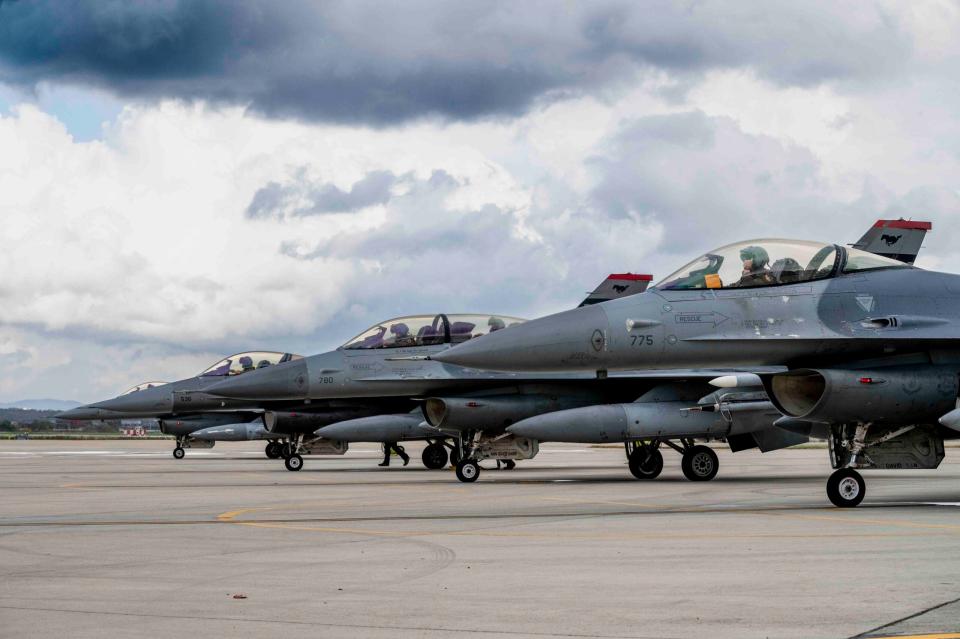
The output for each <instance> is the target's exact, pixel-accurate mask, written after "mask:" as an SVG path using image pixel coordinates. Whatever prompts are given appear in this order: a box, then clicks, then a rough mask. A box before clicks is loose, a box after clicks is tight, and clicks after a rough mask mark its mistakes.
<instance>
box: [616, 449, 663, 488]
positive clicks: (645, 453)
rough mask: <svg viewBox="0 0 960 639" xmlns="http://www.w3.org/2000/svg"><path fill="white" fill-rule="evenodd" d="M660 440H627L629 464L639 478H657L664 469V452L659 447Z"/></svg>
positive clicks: (631, 470)
mask: <svg viewBox="0 0 960 639" xmlns="http://www.w3.org/2000/svg"><path fill="white" fill-rule="evenodd" d="M658 445H659V443H658V442H654V443H651V444H644V443H642V442H626V443H625V444H624V447H625V448H626V450H627V465H628V466H629V467H630V472H631V473H633V476H634V477H636V478H637V479H656V478H657V477H658V476H659V475H660V472H661V471H662V470H663V454H662V453H661V452H660V451H659V450H658V449H657V446H658Z"/></svg>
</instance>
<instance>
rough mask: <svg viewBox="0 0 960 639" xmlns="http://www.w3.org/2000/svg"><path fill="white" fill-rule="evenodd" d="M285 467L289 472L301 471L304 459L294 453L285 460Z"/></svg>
mask: <svg viewBox="0 0 960 639" xmlns="http://www.w3.org/2000/svg"><path fill="white" fill-rule="evenodd" d="M283 465H284V466H286V467H287V470H291V471H293V470H300V469H301V468H303V457H301V456H300V455H297V454H296V453H294V454H293V455H290V456H289V457H287V458H286V459H285V460H283Z"/></svg>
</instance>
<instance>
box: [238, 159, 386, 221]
mask: <svg viewBox="0 0 960 639" xmlns="http://www.w3.org/2000/svg"><path fill="white" fill-rule="evenodd" d="M396 182H397V177H396V176H395V175H394V174H393V173H391V172H390V171H371V172H369V173H367V175H366V176H364V177H363V179H361V180H359V181H358V182H355V183H354V184H353V186H351V187H350V189H349V190H346V191H345V190H343V189H341V188H339V187H338V186H336V185H334V184H314V183H313V182H312V181H311V180H310V179H309V178H307V177H306V174H305V171H303V170H301V171H299V172H298V173H297V174H296V175H295V176H294V179H293V181H291V182H290V183H288V184H280V183H279V182H268V183H267V184H266V185H265V186H263V187H261V188H260V189H257V192H256V193H254V195H253V199H252V200H251V201H250V204H249V205H248V206H247V217H249V218H277V219H282V218H284V217H288V216H289V217H305V216H308V215H323V214H325V213H349V212H352V211H358V210H360V209H363V208H366V207H368V206H373V205H375V204H384V203H385V202H386V201H387V200H389V199H390V188H391V187H392V186H393V185H394V184H395V183H396Z"/></svg>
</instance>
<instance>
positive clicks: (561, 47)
mask: <svg viewBox="0 0 960 639" xmlns="http://www.w3.org/2000/svg"><path fill="white" fill-rule="evenodd" d="M928 13H931V12H929V11H928ZM937 17H938V16H936V15H932V16H925V15H923V12H922V11H921V10H918V9H914V8H912V7H908V6H904V5H900V6H897V5H891V4H889V3H885V2H875V3H869V4H865V5H857V6H855V7H853V6H848V5H838V4H837V3H834V2H829V1H823V2H807V3H797V2H786V1H784V2H775V3H771V2H762V3H743V2H718V1H711V2H692V1H691V2H675V1H672V0H662V1H656V2H645V3H635V2H624V1H614V0H608V1H604V2H598V3H589V4H574V5H558V4H556V3H554V2H548V1H543V2H540V1H531V2H522V3H517V2H485V3H479V4H477V3H474V4H469V5H467V4H464V3H452V4H451V3H444V2H433V1H425V0H417V1H411V2H403V3H382V2H354V1H343V2H324V3H315V2H306V1H296V0H294V1H290V2H281V3H276V2H265V1H262V0H247V1H246V2H241V3H237V2H225V1H222V0H200V1H192V2H184V1H174V2H167V1H162V2H161V1H159V0H158V1H153V2H137V3H129V2H123V1H120V0H107V1H104V0H96V1H94V0H90V1H87V2H76V3H62V2H56V1H55V0H46V1H38V2H14V3H4V4H3V5H2V6H0V78H2V79H3V80H5V81H7V82H11V83H17V84H19V85H21V86H27V87H30V86H35V85H36V84H37V83H38V82H44V81H46V82H69V83H77V84H82V85H95V86H99V87H105V88H108V89H110V90H112V91H115V92H117V93H119V94H121V95H125V96H134V97H140V98H147V99H151V98H163V97H173V98H183V99H187V100H207V101H212V102H217V103H224V104H239V105H244V106H249V107H250V108H252V109H254V110H255V111H257V112H259V113H262V114H267V115H270V116H274V117H296V118H303V119H309V120H315V121H329V122H342V123H365V124H373V125H385V124H395V123H398V122H404V121H409V120H412V119H416V118H421V117H424V116H432V115H436V116H440V117H443V118H446V119H450V120H471V119H476V118H480V117H485V116H511V117H512V116H517V115H519V114H521V113H524V112H525V111H527V110H528V109H529V108H530V107H531V105H534V104H537V103H538V102H544V101H550V100H554V99H560V98H562V97H566V96H571V95H581V94H583V93H591V92H600V93H603V92H605V91H610V90H617V89H618V88H620V87H622V86H623V85H624V84H625V83H626V84H629V83H631V82H632V81H633V79H634V78H635V77H636V76H637V75H638V74H644V73H649V72H651V71H654V72H655V71H665V72H668V73H671V74H674V75H676V76H677V77H675V78H674V84H675V88H676V87H677V86H680V87H682V86H684V84H685V83H686V82H689V78H690V77H692V76H697V75H699V74H701V73H703V72H705V71H709V70H712V69H721V68H748V69H753V70H755V71H756V72H757V73H758V74H759V75H760V76H761V77H763V78H765V79H767V80H769V81H772V82H774V83H777V84H783V85H813V84H817V83H821V82H832V81H841V80H852V81H855V82H867V83H869V82H871V81H873V80H875V79H876V78H879V77H890V76H891V75H892V74H899V73H900V72H901V71H902V70H903V69H904V66H905V64H906V63H907V61H908V60H910V58H911V53H912V52H913V50H914V48H916V47H919V46H921V45H919V44H918V41H919V40H921V39H923V36H924V34H923V33H922V32H921V27H926V26H927V24H928V23H929V22H932V21H934V20H936V19H937ZM684 78H686V80H685V79H684Z"/></svg>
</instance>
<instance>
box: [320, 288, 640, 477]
mask: <svg viewBox="0 0 960 639" xmlns="http://www.w3.org/2000/svg"><path fill="white" fill-rule="evenodd" d="M652 280H653V276H651V275H648V274H643V273H611V274H610V275H608V276H607V278H606V279H605V280H604V281H603V282H601V283H600V284H599V285H598V286H597V287H596V288H595V289H594V290H593V291H592V292H590V293H588V294H587V297H586V299H584V300H583V301H582V302H581V303H580V306H587V305H590V304H597V303H600V302H605V301H609V300H611V299H618V298H620V297H626V296H628V295H635V294H637V293H642V292H643V291H644V290H646V288H647V285H648V284H649V283H650V282H651V281H652ZM391 321H395V320H391ZM314 434H315V435H317V436H318V437H322V438H325V439H332V440H336V441H343V442H348V443H354V442H375V443H379V444H387V443H394V442H406V441H417V440H419V441H427V442H429V443H428V445H427V446H426V447H424V449H423V453H422V455H421V459H422V461H423V465H424V466H426V467H427V468H431V469H438V468H443V467H444V466H446V464H447V462H448V461H449V462H451V463H452V464H453V465H454V466H456V465H457V463H458V461H459V448H458V446H457V438H456V437H448V436H446V435H447V434H446V433H443V432H438V431H437V428H436V427H434V426H430V425H429V424H428V423H424V415H423V413H422V411H421V409H420V408H417V409H414V410H413V411H412V412H410V413H406V414H400V415H376V416H371V417H361V418H358V419H352V420H347V421H344V422H339V423H336V424H331V425H329V426H324V427H323V428H321V429H319V430H317V431H316V432H315V433H314ZM448 450H449V452H448ZM501 463H502V464H503V467H504V468H506V469H508V470H510V469H512V468H514V467H515V465H516V462H515V461H514V460H513V459H505V458H498V459H497V464H498V466H499V465H500V464H501Z"/></svg>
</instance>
